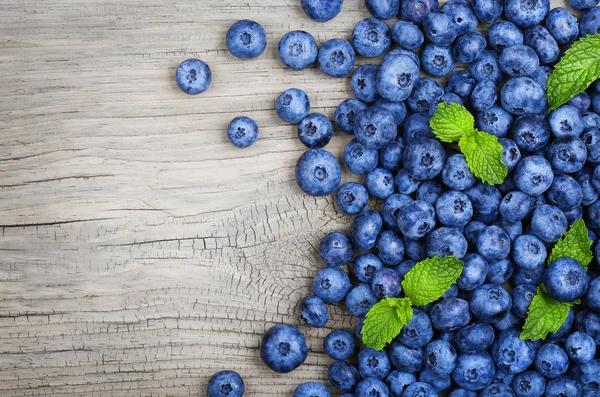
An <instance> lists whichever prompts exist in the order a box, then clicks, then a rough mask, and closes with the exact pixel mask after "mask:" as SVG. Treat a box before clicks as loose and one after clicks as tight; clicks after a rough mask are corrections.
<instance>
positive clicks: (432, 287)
mask: <svg viewBox="0 0 600 397" xmlns="http://www.w3.org/2000/svg"><path fill="white" fill-rule="evenodd" d="M463 266H464V263H463V261H461V260H459V259H456V257H455V256H446V257H444V258H440V257H438V256H435V257H433V258H429V259H425V260H424V261H421V262H419V263H417V264H416V265H415V266H413V268H412V269H410V271H409V272H408V273H406V275H405V276H404V280H402V288H403V289H404V294H405V295H406V296H407V297H408V298H410V300H411V302H412V303H413V304H414V305H415V306H423V305H426V304H428V303H431V302H433V301H436V300H438V299H439V298H441V296H442V295H444V294H445V293H446V291H448V289H449V288H450V286H451V285H452V284H454V283H456V280H458V278H459V277H460V275H461V273H462V270H463Z"/></svg>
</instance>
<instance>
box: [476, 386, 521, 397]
mask: <svg viewBox="0 0 600 397" xmlns="http://www.w3.org/2000/svg"><path fill="white" fill-rule="evenodd" d="M479 396H480V397H492V396H499V397H500V396H501V397H511V396H512V397H515V396H516V394H515V392H514V390H513V389H512V388H511V387H510V386H508V385H505V384H504V383H494V384H491V385H489V386H488V387H486V388H485V389H483V390H482V391H481V393H479Z"/></svg>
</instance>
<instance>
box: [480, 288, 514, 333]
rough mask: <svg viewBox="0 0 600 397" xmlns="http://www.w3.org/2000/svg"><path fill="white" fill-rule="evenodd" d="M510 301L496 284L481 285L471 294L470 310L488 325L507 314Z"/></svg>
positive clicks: (507, 295)
mask: <svg viewBox="0 0 600 397" xmlns="http://www.w3.org/2000/svg"><path fill="white" fill-rule="evenodd" d="M511 306H512V299H511V297H510V295H509V294H508V292H506V290H505V289H504V288H502V287H501V286H499V285H497V284H483V285H482V286H480V287H477V288H476V289H474V290H473V291H472V293H471V301H470V305H469V307H470V309H471V311H472V312H473V314H474V315H475V317H477V318H478V319H479V320H480V321H482V322H486V323H490V322H494V321H498V320H500V319H501V318H502V317H504V316H505V315H506V313H508V312H509V310H510V308H511Z"/></svg>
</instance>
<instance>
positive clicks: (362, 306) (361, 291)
mask: <svg viewBox="0 0 600 397" xmlns="http://www.w3.org/2000/svg"><path fill="white" fill-rule="evenodd" d="M377 301H379V299H378V298H377V296H376V295H375V294H374V293H373V291H372V290H371V287H370V286H368V285H367V284H358V285H357V286H355V287H353V288H352V289H351V290H350V291H349V292H348V294H347V295H346V307H347V308H348V311H349V312H350V314H352V315H353V316H356V317H362V316H364V315H365V314H367V312H368V311H369V309H371V307H372V306H373V305H374V304H375V303H377Z"/></svg>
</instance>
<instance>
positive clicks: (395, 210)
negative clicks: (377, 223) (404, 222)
mask: <svg viewBox="0 0 600 397" xmlns="http://www.w3.org/2000/svg"><path fill="white" fill-rule="evenodd" d="M413 201H414V200H413V199H412V198H411V197H410V196H407V195H405V194H398V193H396V194H392V195H391V196H389V197H388V198H386V199H385V201H384V202H383V205H382V206H381V211H380V212H381V218H382V219H383V224H384V225H385V227H386V228H388V229H392V230H396V231H399V230H400V228H399V227H398V215H399V214H400V209H401V208H402V207H403V206H405V205H406V204H409V203H412V202H413Z"/></svg>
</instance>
